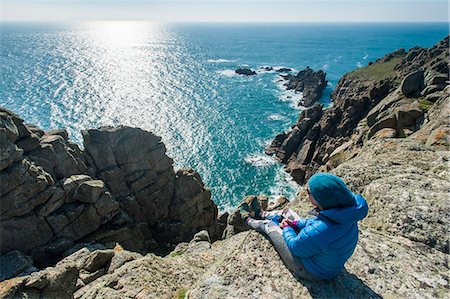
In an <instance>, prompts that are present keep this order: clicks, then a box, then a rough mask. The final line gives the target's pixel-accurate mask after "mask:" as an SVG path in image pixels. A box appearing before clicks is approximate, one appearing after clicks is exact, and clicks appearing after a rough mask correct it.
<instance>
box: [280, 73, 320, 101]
mask: <svg viewBox="0 0 450 299" xmlns="http://www.w3.org/2000/svg"><path fill="white" fill-rule="evenodd" d="M287 70H289V71H290V69H280V70H277V71H280V72H285V71H287ZM281 76H282V77H283V79H284V80H287V81H288V82H287V83H285V84H284V86H286V88H287V89H288V90H290V89H292V90H295V91H296V92H302V93H303V99H302V100H301V102H300V103H299V104H300V105H302V106H305V107H310V106H312V105H314V104H315V103H316V102H317V101H318V100H319V99H320V97H321V96H322V91H323V89H324V88H325V87H326V85H327V81H326V80H325V76H326V74H325V73H324V72H323V71H322V70H319V71H317V72H315V71H313V70H312V69H311V68H309V67H306V68H305V69H304V70H302V71H300V72H298V74H297V75H285V76H283V75H281Z"/></svg>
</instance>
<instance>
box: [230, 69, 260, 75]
mask: <svg viewBox="0 0 450 299" xmlns="http://www.w3.org/2000/svg"><path fill="white" fill-rule="evenodd" d="M235 73H236V74H238V75H245V76H253V75H256V72H255V71H253V70H251V69H249V68H238V69H237V70H235Z"/></svg>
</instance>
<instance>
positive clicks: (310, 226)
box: [241, 173, 368, 280]
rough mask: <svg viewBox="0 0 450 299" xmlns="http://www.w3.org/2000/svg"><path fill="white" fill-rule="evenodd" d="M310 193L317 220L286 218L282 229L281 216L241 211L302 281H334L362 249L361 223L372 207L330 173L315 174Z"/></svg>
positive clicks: (250, 224)
mask: <svg viewBox="0 0 450 299" xmlns="http://www.w3.org/2000/svg"><path fill="white" fill-rule="evenodd" d="M306 191H307V193H308V197H309V200H310V202H311V203H312V205H313V206H314V207H315V211H316V214H317V215H316V216H315V217H313V218H308V219H297V220H290V219H283V220H282V221H281V223H279V225H277V224H276V223H277V222H278V221H279V220H280V218H283V217H282V216H280V215H269V216H268V215H267V214H265V213H260V214H259V211H257V212H256V213H255V212H253V213H250V214H249V213H248V207H249V206H248V205H247V206H246V205H243V206H241V213H242V214H243V216H244V218H246V221H245V223H246V225H247V226H249V227H250V228H252V229H255V230H257V231H259V232H261V233H263V234H264V235H266V236H267V237H268V238H269V240H270V241H271V242H272V244H273V245H274V247H275V249H276V250H277V252H278V253H279V255H280V257H281V259H282V260H283V262H284V264H285V265H286V267H287V268H288V269H289V270H290V271H291V272H292V273H293V274H294V275H295V276H296V277H299V278H304V279H308V280H321V279H333V278H335V277H336V276H337V275H338V274H339V273H340V272H341V271H342V269H343V268H344V264H345V262H346V261H347V260H348V259H349V258H350V256H351V255H352V254H353V252H354V250H355V248H356V243H357V241H358V224H357V222H358V221H359V220H362V219H363V218H364V217H366V216H367V212H368V206H367V203H366V200H365V199H364V198H363V197H362V196H361V195H356V194H353V193H352V192H351V191H350V190H349V189H348V188H347V186H346V185H345V183H344V182H343V181H342V179H340V178H339V177H337V176H335V175H332V174H328V173H320V174H315V175H313V176H312V177H311V178H310V179H309V181H308V184H307V186H306ZM257 218H263V219H262V220H258V219H257ZM280 228H281V229H282V231H281V229H280Z"/></svg>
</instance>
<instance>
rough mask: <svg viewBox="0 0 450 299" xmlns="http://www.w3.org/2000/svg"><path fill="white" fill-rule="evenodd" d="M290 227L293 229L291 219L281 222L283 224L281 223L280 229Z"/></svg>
mask: <svg viewBox="0 0 450 299" xmlns="http://www.w3.org/2000/svg"><path fill="white" fill-rule="evenodd" d="M288 226H291V227H292V221H291V220H289V219H283V221H281V223H280V227H281V228H285V227H288Z"/></svg>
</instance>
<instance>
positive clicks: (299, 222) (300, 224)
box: [297, 218, 310, 230]
mask: <svg viewBox="0 0 450 299" xmlns="http://www.w3.org/2000/svg"><path fill="white" fill-rule="evenodd" d="M309 220H310V218H300V219H298V220H297V228H298V229H299V230H301V229H302V228H304V227H305V226H307V225H308V222H309Z"/></svg>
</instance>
